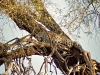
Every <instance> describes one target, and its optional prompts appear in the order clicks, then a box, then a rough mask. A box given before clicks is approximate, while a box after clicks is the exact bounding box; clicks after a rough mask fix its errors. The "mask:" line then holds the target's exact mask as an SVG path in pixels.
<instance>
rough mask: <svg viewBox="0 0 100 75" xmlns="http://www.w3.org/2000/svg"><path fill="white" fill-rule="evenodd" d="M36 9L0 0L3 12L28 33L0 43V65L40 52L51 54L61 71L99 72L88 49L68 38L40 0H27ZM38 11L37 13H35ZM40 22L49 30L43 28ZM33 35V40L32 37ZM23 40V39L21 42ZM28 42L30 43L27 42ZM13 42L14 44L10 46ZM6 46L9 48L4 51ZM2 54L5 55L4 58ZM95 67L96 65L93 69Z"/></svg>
mask: <svg viewBox="0 0 100 75" xmlns="http://www.w3.org/2000/svg"><path fill="white" fill-rule="evenodd" d="M31 3H32V4H33V5H34V8H35V9H36V10H32V9H31V8H30V7H28V6H24V5H19V4H16V2H14V0H1V1H0V11H1V12H3V13H5V14H7V15H8V16H9V17H10V18H11V19H12V20H13V21H14V22H15V23H16V25H17V26H18V27H19V28H20V29H23V30H26V31H27V32H29V33H30V34H29V35H27V36H25V37H22V38H15V39H13V40H15V42H13V43H12V44H9V43H10V42H12V41H13V40H10V41H8V42H7V43H5V44H2V43H0V58H1V60H0V65H2V64H3V63H4V62H5V59H6V60H7V62H11V61H12V60H13V59H17V58H21V57H26V56H31V55H42V56H47V58H46V61H45V62H47V60H48V58H50V57H52V59H53V61H54V63H55V64H56V66H57V68H59V69H60V70H61V71H62V73H63V74H64V75H73V74H75V75H96V74H97V72H100V70H99V68H100V63H98V62H96V61H95V60H93V59H91V56H90V53H89V52H87V51H85V50H84V49H83V48H82V46H81V45H80V44H78V43H77V42H74V41H72V40H71V39H70V38H69V37H68V36H67V35H66V34H65V33H64V32H63V31H62V30H61V28H60V27H59V25H58V24H57V23H56V22H55V21H54V19H53V18H52V17H51V16H50V14H49V13H48V11H47V10H46V8H45V7H44V5H43V2H42V1H41V0H31ZM36 12H38V14H36ZM39 22H41V23H42V24H43V25H44V26H45V27H46V28H48V29H49V31H47V30H46V28H44V27H43V26H42V25H41V24H40V23H39ZM32 37H35V38H36V39H37V40H34V39H32ZM24 42H27V43H26V44H25V45H24V46H23V45H22V44H23V43H24ZM29 44H31V45H29ZM15 46H17V47H18V48H14V47H15ZM9 50H10V52H8V51H9ZM4 58H5V59H4ZM95 68H97V69H95Z"/></svg>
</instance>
